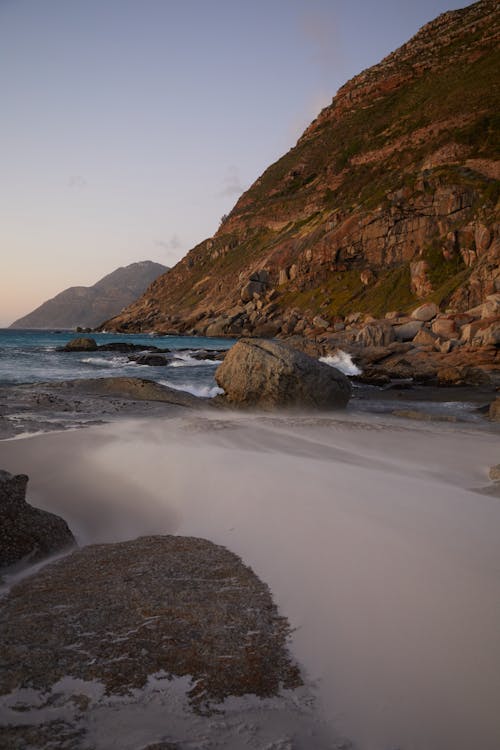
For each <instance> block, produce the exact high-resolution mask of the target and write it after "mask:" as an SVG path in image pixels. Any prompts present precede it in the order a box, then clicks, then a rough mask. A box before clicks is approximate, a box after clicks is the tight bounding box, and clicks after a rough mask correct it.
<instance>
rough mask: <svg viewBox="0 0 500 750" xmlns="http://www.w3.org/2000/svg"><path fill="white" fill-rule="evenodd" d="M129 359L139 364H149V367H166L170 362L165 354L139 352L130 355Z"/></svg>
mask: <svg viewBox="0 0 500 750" xmlns="http://www.w3.org/2000/svg"><path fill="white" fill-rule="evenodd" d="M129 360H130V361H131V362H136V363H137V364H138V365H148V366H149V367H164V366H165V365H168V362H169V360H168V359H167V358H166V357H164V356H163V354H139V355H138V356H136V357H129Z"/></svg>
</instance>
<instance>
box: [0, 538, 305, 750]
mask: <svg viewBox="0 0 500 750" xmlns="http://www.w3.org/2000/svg"><path fill="white" fill-rule="evenodd" d="M0 628H1V631H2V638H3V662H4V666H3V669H2V671H1V675H0V692H1V696H2V697H0V716H2V715H3V716H4V717H5V716H7V717H8V718H9V721H8V722H6V721H5V719H4V729H3V736H4V737H5V738H9V737H10V738H11V740H12V743H13V744H11V745H8V746H9V747H25V746H27V745H29V744H30V743H32V744H33V745H34V747H39V748H40V747H43V748H45V747H47V748H48V747H51V748H52V747H58V748H59V747H74V748H76V747H82V748H83V747H87V744H86V743H85V742H84V741H83V740H82V737H81V735H79V734H78V731H77V730H78V726H80V724H81V721H82V718H84V717H85V716H87V718H88V712H89V711H92V708H93V707H94V708H95V707H96V705H99V701H100V700H101V699H102V700H104V696H110V695H111V696H113V695H115V696H117V698H116V700H117V701H120V700H121V698H120V697H119V696H121V697H123V696H129V698H130V697H132V699H133V696H134V695H136V692H135V691H139V690H140V689H143V688H144V687H145V686H147V684H148V681H151V679H154V678H152V676H154V675H162V676H163V677H162V679H164V680H165V677H166V678H167V679H166V680H165V685H166V686H168V678H171V679H173V678H182V677H192V683H190V685H191V689H190V690H189V692H188V698H189V702H190V705H191V710H192V711H194V712H195V713H197V712H200V711H201V712H204V711H210V710H211V705H212V703H213V702H219V701H221V700H223V699H224V698H226V697H227V696H243V695H245V694H248V693H251V694H255V695H257V696H260V697H267V696H273V695H276V694H278V693H279V691H280V689H281V687H285V688H295V687H298V686H299V685H301V678H300V675H299V671H298V669H297V667H296V666H295V665H294V664H293V663H292V661H291V660H290V657H289V654H288V651H287V648H286V642H287V637H288V634H289V627H288V624H287V622H286V620H285V619H284V618H283V617H281V616H280V615H279V614H278V611H277V609H276V607H275V605H274V604H273V601H272V598H271V595H270V592H269V589H268V588H267V586H266V585H265V584H264V583H262V582H261V581H260V580H259V579H258V578H257V577H256V576H255V574H254V573H253V572H252V570H251V569H250V568H248V567H246V566H245V565H244V564H243V563H242V562H241V560H240V559H239V558H238V557H237V556H236V555H235V554H233V553H232V552H229V551H228V550H227V549H225V548H224V547H220V546H217V545H215V544H213V543H211V542H209V541H206V540H204V539H196V538H192V537H176V536H166V537H159V536H156V537H143V538H140V539H136V540H134V541H129V542H122V543H118V544H105V545H95V546H91V547H86V548H84V549H81V550H78V551H77V552H74V553H73V554H71V555H69V556H68V557H65V558H64V559H62V560H60V561H58V562H56V563H54V564H51V565H48V566H47V567H45V568H44V569H43V570H42V571H41V572H39V573H38V574H36V575H35V576H32V577H31V578H29V579H25V580H24V581H22V582H21V583H19V584H18V585H17V586H15V587H14V588H13V589H12V591H11V593H10V594H9V596H8V597H7V598H6V599H5V600H4V601H3V602H2V607H1V610H0ZM67 676H70V677H71V679H69V678H68V677H67ZM91 685H94V686H96V687H95V690H94V695H93V696H90V695H89V686H91ZM26 690H29V691H31V692H30V693H29V694H27V693H26V692H23V691H26ZM34 694H36V695H37V696H38V698H37V699H36V700H37V701H38V705H37V709H36V711H35V716H34V717H33V718H32V720H31V721H29V720H28V721H27V720H26V712H25V710H23V705H24V709H26V702H27V701H28V698H27V697H26V695H29V696H31V697H30V698H29V700H30V701H31V702H32V704H33V700H34V699H33V695H34ZM16 695H18V696H19V699H18V700H17V699H16ZM23 696H24V698H23ZM16 700H17V703H16ZM132 702H133V700H132ZM16 705H17V709H16V708H15V706H16ZM13 706H14V708H13ZM51 707H57V708H58V710H59V714H58V713H57V712H56V711H52V713H51V711H50V710H49V709H50V708H51ZM7 708H8V709H9V710H7ZM2 709H3V713H2ZM43 711H45V713H43ZM68 714H69V715H72V716H73V718H72V719H71V720H68ZM42 716H43V717H44V718H42V719H41V718H40V717H42ZM16 717H17V719H16ZM47 717H49V718H47ZM56 719H57V723H58V726H55V724H54V722H55V720H56ZM79 722H80V724H79ZM5 723H8V724H9V726H8V727H5ZM27 725H28V726H27ZM34 725H36V726H34ZM66 735H67V736H68V737H70V741H69V744H66V745H65V744H64V743H62V742H61V739H60V738H61V737H63V738H64V737H65V736H66ZM40 738H41V739H40ZM14 741H15V743H16V744H14ZM22 742H25V744H24V745H23V744H22ZM51 742H52V744H50V743H51ZM26 743H27V744H26ZM58 743H60V744H58ZM71 743H73V744H71ZM80 743H82V744H80Z"/></svg>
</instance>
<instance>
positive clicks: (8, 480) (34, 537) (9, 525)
mask: <svg viewBox="0 0 500 750" xmlns="http://www.w3.org/2000/svg"><path fill="white" fill-rule="evenodd" d="M27 484H28V477H27V476H26V475H25V474H17V475H13V474H10V473H9V472H8V471H4V470H2V469H0V514H1V519H2V521H1V532H0V568H3V567H6V566H8V565H14V564H15V563H18V562H21V561H23V560H25V561H26V562H27V563H28V562H29V563H32V562H35V561H37V560H41V559H43V558H44V557H47V556H48V555H51V554H53V553H55V552H60V551H61V550H63V549H65V548H67V547H71V546H73V545H75V544H76V542H75V538H74V537H73V534H72V533H71V531H70V530H69V527H68V524H67V523H66V521H64V520H63V519H62V518H59V516H56V515H54V514H53V513H48V512H47V511H45V510H40V509H39V508H34V507H33V506H32V505H30V504H29V503H27V502H26V486H27Z"/></svg>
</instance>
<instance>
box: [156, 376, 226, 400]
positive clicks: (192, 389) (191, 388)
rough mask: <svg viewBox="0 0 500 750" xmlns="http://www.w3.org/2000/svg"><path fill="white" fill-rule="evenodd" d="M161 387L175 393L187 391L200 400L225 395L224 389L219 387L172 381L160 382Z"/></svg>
mask: <svg viewBox="0 0 500 750" xmlns="http://www.w3.org/2000/svg"><path fill="white" fill-rule="evenodd" d="M158 382H159V383H160V385H166V386H168V387H169V388H173V389H174V390H175V391H186V392H187V393H191V394H192V395H193V396H199V397H200V398H214V397H215V396H217V395H219V394H220V393H224V391H223V389H222V388H219V386H217V385H212V386H211V385H193V383H173V382H172V381H171V380H159V381H158Z"/></svg>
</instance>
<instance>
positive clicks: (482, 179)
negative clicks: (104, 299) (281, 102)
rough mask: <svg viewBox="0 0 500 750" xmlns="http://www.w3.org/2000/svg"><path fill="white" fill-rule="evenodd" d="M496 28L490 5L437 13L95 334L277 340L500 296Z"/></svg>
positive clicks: (339, 97) (499, 12) (486, 0)
mask: <svg viewBox="0 0 500 750" xmlns="http://www.w3.org/2000/svg"><path fill="white" fill-rule="evenodd" d="M499 17H500V9H499V5H498V3H497V2H494V1H493V0H481V1H480V2H477V3H475V4H473V5H471V6H468V7H467V8H463V9H460V10H455V11H449V12H447V13H444V14H442V15H440V16H439V17H437V18H436V19H434V20H433V21H431V22H430V23H429V24H426V25H425V26H424V27H422V29H420V31H418V33H417V34H416V35H415V36H414V37H412V39H410V40H409V41H408V42H406V43H405V44H404V45H402V47H400V48H399V49H398V50H395V51H394V52H392V53H391V54H390V55H388V56H387V57H385V58H384V60H382V61H381V62H380V63H378V64H377V65H375V66H373V67H372V68H369V69H367V70H365V71H363V72H362V73H360V74H359V75H358V76H356V77H354V78H353V79H351V80H350V81H348V82H347V83H346V84H345V85H344V86H342V87H341V88H340V89H339V91H338V93H337V94H336V96H335V97H334V98H333V100H332V103H331V104H330V105H329V106H328V107H326V108H325V109H323V110H322V112H321V113H320V114H319V115H318V117H317V118H316V119H315V120H314V121H313V122H312V123H311V125H310V126H309V127H308V128H307V129H306V130H305V131H304V133H303V135H302V136H301V137H300V138H299V140H298V141H297V144H296V145H295V146H294V147H293V148H292V149H290V151H288V152H287V153H286V154H284V156H283V157H281V158H280V159H279V160H278V161H276V162H275V163H274V164H272V165H271V166H270V167H269V168H268V169H267V170H265V172H264V173H263V174H262V175H261V176H260V177H259V178H258V179H257V180H256V181H255V182H254V183H253V185H252V186H251V187H250V188H249V189H248V190H247V191H246V192H245V193H244V194H243V195H242V196H241V197H240V198H239V200H238V201H237V202H236V204H235V206H234V208H233V209H232V211H231V212H230V213H229V215H228V216H227V217H224V220H223V221H222V223H221V226H220V227H219V229H218V231H217V232H216V234H215V235H214V236H213V237H212V238H210V239H208V240H205V241H204V242H201V243H200V244H199V245H197V246H196V247H195V248H193V249H192V250H191V251H190V252H189V253H188V254H187V255H186V256H185V257H184V258H183V259H182V260H181V261H180V262H179V263H178V264H177V265H176V266H175V267H174V268H173V269H172V270H171V271H170V272H169V274H168V276H163V277H160V278H159V279H158V280H156V281H155V282H154V283H153V284H152V285H151V286H150V287H149V288H148V289H147V290H146V292H145V293H144V295H143V296H142V297H141V298H140V299H139V300H137V301H136V302H134V303H133V304H132V305H130V306H129V307H128V308H127V309H126V310H125V311H124V312H123V313H122V314H120V315H119V316H117V317H116V318H114V319H113V320H111V321H107V322H106V324H105V326H106V328H112V329H116V330H122V331H141V330H143V331H149V330H156V331H163V332H165V331H176V332H185V333H188V332H189V333H196V334H207V335H228V336H240V335H261V336H262V335H264V336H265V335H272V336H274V335H278V336H289V335H293V334H296V333H301V334H302V333H304V332H306V333H307V332H308V331H312V332H314V330H315V328H317V326H315V325H314V323H313V321H314V319H315V318H317V317H318V316H321V319H322V320H323V322H324V323H326V328H327V330H328V329H330V330H334V328H335V325H336V324H339V323H340V322H342V321H344V320H345V318H346V316H348V315H350V314H352V313H355V312H359V313H365V314H371V315H373V316H378V317H383V316H384V315H385V314H387V313H389V312H392V311H399V312H401V313H405V312H408V311H410V310H411V309H413V308H415V307H416V306H418V305H419V304H421V303H422V302H429V303H435V304H437V305H438V306H439V307H440V309H441V310H447V309H448V310H453V311H456V312H464V311H466V310H468V309H470V308H474V307H477V306H478V305H481V304H483V303H484V302H485V301H486V299H487V297H488V296H491V295H492V294H496V293H498V292H500V268H499V257H500V241H499V231H498V196H499V190H498V184H499V182H498V180H499V176H500V161H499V151H500V149H499V144H498V132H499V123H500V119H499V115H498V111H499V109H500V108H499V103H500V96H499V82H498V81H499V76H498V70H499V67H500V64H499V63H500V59H499V58H500V55H499V46H500V45H499V44H498V42H499V38H500V33H499V26H500V25H499V20H500V19H499Z"/></svg>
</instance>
